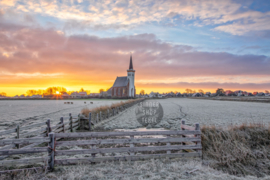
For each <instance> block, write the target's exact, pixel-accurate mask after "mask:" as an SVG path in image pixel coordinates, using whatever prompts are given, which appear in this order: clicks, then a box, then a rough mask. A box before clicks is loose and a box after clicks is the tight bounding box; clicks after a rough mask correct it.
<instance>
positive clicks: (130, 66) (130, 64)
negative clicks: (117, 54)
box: [129, 54, 133, 70]
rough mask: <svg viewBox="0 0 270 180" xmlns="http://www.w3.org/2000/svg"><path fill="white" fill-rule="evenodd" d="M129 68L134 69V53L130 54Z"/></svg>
mask: <svg viewBox="0 0 270 180" xmlns="http://www.w3.org/2000/svg"><path fill="white" fill-rule="evenodd" d="M129 69H132V70H133V64H132V55H131V54H130V62H129Z"/></svg>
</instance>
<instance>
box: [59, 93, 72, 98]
mask: <svg viewBox="0 0 270 180" xmlns="http://www.w3.org/2000/svg"><path fill="white" fill-rule="evenodd" d="M61 96H62V98H63V99H68V98H71V96H70V95H69V94H68V93H66V92H64V93H62V95H61Z"/></svg>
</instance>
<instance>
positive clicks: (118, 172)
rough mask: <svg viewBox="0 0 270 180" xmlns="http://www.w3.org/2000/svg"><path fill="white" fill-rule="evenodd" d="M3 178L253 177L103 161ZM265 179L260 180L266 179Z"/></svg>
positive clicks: (194, 163)
mask: <svg viewBox="0 0 270 180" xmlns="http://www.w3.org/2000/svg"><path fill="white" fill-rule="evenodd" d="M1 177H2V178H3V179H17V178H18V177H19V179H23V180H26V179H27V180H36V179H40V180H45V179H46V180H48V179H50V180H79V179H80V180H92V179H98V180H99V179H100V180H103V179H104V180H105V179H106V180H107V179H117V180H118V179H119V180H120V179H121V180H122V179H123V180H138V179H149V180H159V179H160V180H161V179H170V180H175V179H191V180H195V179H203V180H220V179H226V180H245V179H248V180H255V179H258V178H257V177H254V176H245V177H237V176H234V175H229V174H226V173H223V172H222V171H217V170H214V169H212V168H210V167H207V166H204V165H202V163H201V162H200V161H198V160H188V161H186V160H179V159H174V160H166V159H163V160H149V161H136V162H120V163H119V162H105V163H97V164H87V165H77V166H60V167H56V168H55V171H54V172H52V173H48V174H44V173H40V174H38V173H37V174H32V175H29V174H28V175H27V174H26V173H24V174H17V175H15V177H13V178H11V176H9V175H5V174H4V175H2V176H1ZM269 178H270V177H269V176H266V177H264V178H260V179H261V180H267V179H269Z"/></svg>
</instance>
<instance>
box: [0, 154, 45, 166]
mask: <svg viewBox="0 0 270 180" xmlns="http://www.w3.org/2000/svg"><path fill="white" fill-rule="evenodd" d="M47 160H48V158H47V156H46V157H39V158H31V159H16V160H6V161H0V166H16V165H18V164H35V163H42V162H44V163H45V164H46V163H47Z"/></svg>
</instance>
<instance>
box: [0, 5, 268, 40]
mask: <svg viewBox="0 0 270 180" xmlns="http://www.w3.org/2000/svg"><path fill="white" fill-rule="evenodd" d="M246 5H247V3H245V4H244V2H241V1H232V0H227V1H220V0H205V1H198V0H181V1H179V0H167V1H163V0H146V1H134V0H132V1H124V0H123V1H122V0H121V1H120V0H118V1H116V2H115V1H114V0H107V1H106V2H101V1H91V2H86V1H84V2H80V3H72V2H69V1H62V3H60V2H58V1H34V0H27V1H26V0H18V1H10V2H8V1H1V2H0V6H1V7H2V8H3V10H9V9H14V10H16V12H24V13H25V12H26V13H30V12H31V13H37V14H41V15H44V16H51V17H56V18H59V19H61V20H63V21H65V22H66V24H65V28H89V27H90V28H94V29H97V30H104V29H110V28H112V29H126V28H132V27H134V26H137V25H140V24H144V23H148V22H162V21H165V23H163V24H164V25H166V24H167V25H168V26H171V25H175V24H176V23H177V22H178V20H179V19H181V20H184V21H186V22H189V21H190V20H193V21H192V22H189V23H193V25H196V26H205V25H213V26H214V30H217V31H223V32H227V33H231V34H233V35H245V34H248V33H250V32H257V31H268V30H270V25H269V20H270V12H269V11H267V12H259V11H255V10H251V9H249V8H244V7H245V6H246ZM180 22H182V21H180Z"/></svg>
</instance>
